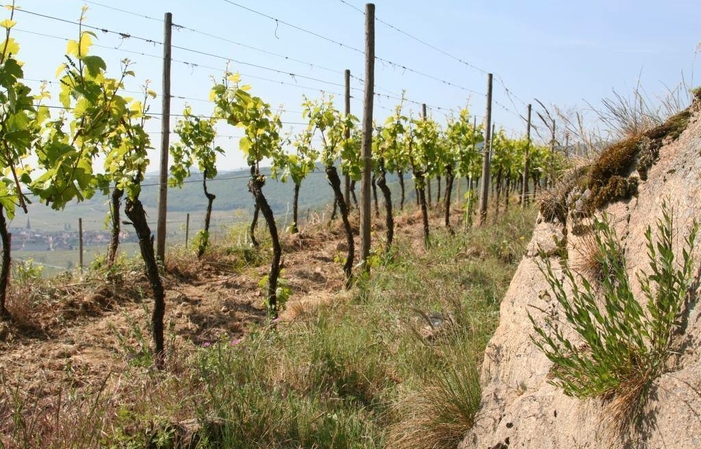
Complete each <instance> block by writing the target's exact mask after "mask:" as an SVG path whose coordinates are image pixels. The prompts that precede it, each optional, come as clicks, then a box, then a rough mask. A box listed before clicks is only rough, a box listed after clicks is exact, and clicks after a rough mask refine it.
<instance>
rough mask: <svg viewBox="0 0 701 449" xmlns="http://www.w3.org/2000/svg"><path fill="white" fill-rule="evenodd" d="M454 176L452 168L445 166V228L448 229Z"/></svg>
mask: <svg viewBox="0 0 701 449" xmlns="http://www.w3.org/2000/svg"><path fill="white" fill-rule="evenodd" d="M454 180H455V176H454V175H453V167H452V166H451V165H446V166H445V198H444V200H445V227H446V228H448V229H450V201H451V196H452V195H453V181H454Z"/></svg>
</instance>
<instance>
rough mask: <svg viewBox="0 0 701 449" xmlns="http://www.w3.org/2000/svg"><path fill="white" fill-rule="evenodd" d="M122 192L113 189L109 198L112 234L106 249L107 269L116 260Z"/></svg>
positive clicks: (116, 188)
mask: <svg viewBox="0 0 701 449" xmlns="http://www.w3.org/2000/svg"><path fill="white" fill-rule="evenodd" d="M123 195H124V190H122V189H120V188H118V187H115V188H114V189H113V190H112V196H111V198H110V218H111V221H112V234H111V236H110V246H109V248H108V249H107V267H109V268H112V266H113V265H114V263H115V261H116V260H117V250H118V249H119V232H120V230H121V222H120V219H119V209H120V207H121V206H122V196H123Z"/></svg>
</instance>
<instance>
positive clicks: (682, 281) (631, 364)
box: [529, 205, 698, 428]
mask: <svg viewBox="0 0 701 449" xmlns="http://www.w3.org/2000/svg"><path fill="white" fill-rule="evenodd" d="M656 228H657V235H656V238H655V239H653V236H652V231H651V229H650V227H648V229H647V232H646V239H647V250H648V259H649V266H650V269H649V272H648V273H647V274H638V281H639V283H640V285H641V288H642V292H643V295H644V301H643V302H642V303H646V306H643V305H642V303H641V302H640V301H638V299H637V298H635V296H634V295H633V290H632V286H631V280H630V279H629V276H628V273H627V271H626V262H625V258H624V257H623V254H624V253H623V249H622V248H621V246H620V243H619V241H618V239H617V238H616V235H615V232H614V230H613V229H612V228H611V226H610V224H609V223H608V222H607V221H606V220H596V221H595V223H594V230H595V231H594V232H595V242H596V247H597V251H596V252H595V253H594V254H593V255H592V257H594V258H595V260H596V262H597V264H598V266H599V267H600V282H599V285H598V286H594V285H592V283H590V281H589V280H587V279H586V278H584V277H580V276H577V275H576V273H575V272H574V271H573V270H572V269H571V268H570V267H569V266H568V265H567V264H565V266H564V268H563V272H564V279H561V278H560V277H559V275H558V274H556V273H555V271H554V270H553V266H552V262H551V261H550V260H549V259H546V260H545V263H544V267H541V270H542V273H543V275H544V276H545V278H546V280H547V282H548V284H549V285H550V288H551V289H552V290H553V292H554V296H555V298H556V299H557V302H558V303H559V305H560V306H561V308H562V310H563V312H564V315H565V318H566V319H567V322H568V323H569V325H570V326H571V327H572V329H573V330H574V331H575V332H576V333H577V334H578V335H579V339H577V340H573V339H571V338H569V337H568V333H567V332H566V330H565V329H564V327H563V326H561V323H558V322H557V321H556V320H554V319H553V318H552V317H546V319H545V322H544V324H539V323H538V322H537V320H536V319H535V318H533V317H532V316H531V315H529V318H530V320H531V322H532V323H533V327H534V330H535V335H533V336H532V339H533V342H534V343H535V344H536V346H537V347H538V348H539V349H540V350H541V351H543V353H544V354H545V355H546V356H547V357H548V359H550V360H551V361H552V362H553V364H554V365H553V368H552V371H551V376H552V377H551V379H550V382H551V383H552V384H553V385H556V386H558V387H560V388H562V389H563V391H564V393H565V394H567V395H569V396H574V397H578V398H594V397H598V398H602V399H605V400H611V402H610V404H611V407H612V408H611V411H612V415H611V416H612V418H613V422H615V423H617V424H618V425H620V426H621V428H623V427H625V426H627V425H628V424H633V423H634V422H635V420H636V418H637V417H639V416H640V415H639V413H640V412H641V410H642V407H643V406H644V405H645V403H646V400H647V398H648V393H649V391H650V388H651V386H652V383H653V382H654V381H655V379H657V378H658V377H659V376H660V375H661V374H662V373H664V372H665V371H666V369H667V361H668V358H669V356H670V354H672V352H673V350H674V346H673V341H672V337H673V334H674V332H675V331H676V330H677V329H678V328H679V324H678V319H679V317H680V315H681V314H682V313H683V312H684V311H683V308H684V304H685V297H686V295H687V291H688V289H689V287H690V285H691V282H692V279H691V275H692V268H693V260H692V257H691V253H690V251H691V249H692V248H693V246H694V243H695V240H696V234H697V231H698V224H696V223H694V225H693V226H692V228H691V231H690V233H689V235H688V236H687V237H686V238H685V246H684V248H683V250H682V260H681V261H678V260H677V259H676V257H675V254H674V252H673V243H674V236H675V233H674V223H673V217H672V212H671V211H670V210H669V209H668V208H667V206H666V205H663V209H662V218H661V219H660V220H658V222H657V225H656ZM570 289H571V291H570Z"/></svg>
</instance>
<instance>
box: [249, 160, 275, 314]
mask: <svg viewBox="0 0 701 449" xmlns="http://www.w3.org/2000/svg"><path fill="white" fill-rule="evenodd" d="M254 173H255V172H254V169H253V168H251V180H250V181H248V189H249V190H250V191H251V193H252V194H253V198H255V200H256V209H258V210H260V211H261V213H262V214H263V218H265V223H266V224H267V225H268V230H269V231H270V240H271V241H272V243H273V260H272V262H271V263H270V273H269V274H268V294H267V298H268V309H269V310H270V313H271V315H272V316H273V318H277V315H278V303H277V282H278V278H279V277H280V258H281V257H282V247H281V246H280V239H279V237H278V234H277V225H276V224H275V216H274V215H273V210H272V209H271V208H270V204H268V200H266V199H265V195H263V185H264V183H265V181H264V179H265V178H263V177H262V176H260V175H259V174H254Z"/></svg>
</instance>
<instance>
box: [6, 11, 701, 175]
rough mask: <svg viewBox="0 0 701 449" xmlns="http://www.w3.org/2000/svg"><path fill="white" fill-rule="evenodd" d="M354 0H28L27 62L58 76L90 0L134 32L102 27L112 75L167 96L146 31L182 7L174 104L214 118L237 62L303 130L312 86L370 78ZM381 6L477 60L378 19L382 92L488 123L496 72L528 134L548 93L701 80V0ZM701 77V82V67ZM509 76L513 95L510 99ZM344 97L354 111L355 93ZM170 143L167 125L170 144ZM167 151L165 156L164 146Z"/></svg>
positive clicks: (153, 34)
mask: <svg viewBox="0 0 701 449" xmlns="http://www.w3.org/2000/svg"><path fill="white" fill-rule="evenodd" d="M344 1H345V3H344V2H342V1H341V0H304V1H302V0H286V1H283V0H259V1H253V0H231V1H227V0H200V1H193V0H171V1H165V0H142V1H134V0H121V1H119V2H117V1H109V0H100V1H98V2H93V1H87V2H82V1H77V0H18V1H17V5H18V6H20V7H21V8H23V9H24V10H25V11H24V12H18V13H16V15H15V19H16V20H17V22H18V24H17V26H16V29H15V30H14V31H13V32H14V37H15V38H16V39H17V40H18V41H19V43H20V45H21V47H22V48H21V53H20V56H19V58H20V59H21V60H23V61H25V63H26V65H25V76H26V77H27V78H28V79H30V80H43V79H47V80H54V81H55V72H56V68H57V67H58V65H59V64H60V63H62V62H63V54H64V51H65V46H66V39H68V38H73V39H75V38H76V36H77V33H78V27H77V25H76V24H74V23H73V24H71V23H66V22H65V21H68V22H75V21H76V20H77V19H78V17H79V16H80V9H81V6H83V5H84V4H86V5H87V6H88V7H89V8H90V10H89V11H88V13H87V21H86V24H87V25H90V26H94V27H97V28H99V29H106V30H110V31H114V32H118V33H123V34H124V35H125V36H126V35H131V36H133V37H131V38H123V37H120V36H119V35H117V34H114V33H105V32H102V31H97V34H98V37H99V40H98V41H97V44H98V45H99V46H100V47H96V48H94V53H95V54H99V55H100V56H102V57H103V58H104V59H105V60H106V61H107V64H108V67H109V71H110V72H111V74H113V75H114V76H117V75H118V67H119V61H120V60H121V59H124V58H129V59H131V60H132V62H133V63H134V66H133V69H134V70H135V72H136V78H135V79H134V80H130V81H129V85H128V89H129V90H134V91H137V90H138V89H139V86H140V85H141V84H143V82H144V81H145V80H147V79H150V80H151V88H152V89H154V90H156V91H157V92H160V90H161V61H160V59H159V58H160V56H161V55H162V52H163V48H162V46H161V45H159V44H157V43H149V42H145V41H143V40H140V39H137V37H138V38H144V39H150V40H152V41H156V42H161V41H162V39H163V23H162V20H163V16H164V13H165V12H168V11H169V12H172V13H173V22H174V23H175V24H177V25H180V26H181V27H180V28H176V29H175V30H174V32H173V45H174V46H176V47H180V48H174V49H173V58H174V62H173V69H172V94H173V95H174V96H176V97H186V98H187V99H182V98H174V99H173V103H172V111H173V112H174V113H179V112H181V111H182V108H183V106H184V105H185V103H188V104H190V105H191V106H192V107H193V109H194V110H195V112H198V113H202V114H209V113H211V111H212V105H211V104H210V103H208V102H207V101H206V99H207V98H208V94H209V89H210V87H211V85H212V80H211V78H212V77H213V76H214V77H217V78H218V77H220V76H221V74H222V72H223V70H224V68H225V66H226V63H227V60H230V61H231V63H230V69H231V70H233V71H238V72H240V73H241V74H242V79H243V81H244V82H245V83H247V84H251V85H252V86H253V92H254V93H255V94H256V95H259V96H261V97H262V98H263V99H265V100H266V101H267V102H269V103H271V104H272V105H273V106H276V107H277V106H278V105H283V107H284V109H285V110H286V111H287V112H285V113H284V115H283V120H285V121H286V122H288V123H291V124H288V125H287V128H289V129H292V128H293V127H294V126H295V125H294V124H293V123H297V122H300V121H301V120H302V117H301V112H300V111H301V106H300V103H301V101H302V95H303V94H304V95H307V96H309V97H313V98H316V97H318V96H319V95H320V90H324V91H326V92H330V93H337V94H341V93H342V92H343V87H342V83H343V70H344V69H346V68H347V69H350V70H351V71H352V73H353V75H355V76H357V77H360V78H362V77H364V73H363V67H364V66H363V61H364V59H363V58H364V57H363V54H362V53H361V52H358V51H355V50H353V49H352V48H355V49H363V48H364V20H365V19H364V16H363V14H362V12H360V11H358V10H357V9H360V10H361V11H362V10H363V9H364V7H365V4H364V3H362V2H359V1H357V0H344ZM236 5H240V6H236ZM349 5H351V6H354V7H356V8H357V9H354V8H352V7H351V6H349ZM106 6H111V7H113V8H119V9H121V10H124V11H118V10H115V9H110V8H108V7H106ZM241 6H243V7H245V8H250V9H253V10H255V11H258V12H260V13H263V14H265V15H269V16H271V17H273V18H275V19H278V21H277V22H276V21H275V20H273V19H270V18H267V17H263V16H262V15H259V14H256V13H254V12H251V11H248V10H246V9H245V8H242V7H241ZM376 7H377V9H376V14H377V18H378V19H379V20H381V21H383V22H386V23H388V24H391V25H392V26H394V27H396V28H399V29H400V30H401V31H402V32H405V33H409V34H411V35H412V36H414V37H415V38H418V39H420V40H423V41H425V42H427V43H429V44H430V45H432V46H434V47H436V48H438V49H440V50H442V51H443V52H446V53H449V54H450V55H452V56H454V57H456V58H459V59H461V60H462V61H464V62H466V63H468V64H469V65H467V64H465V63H462V62H459V61H456V60H455V59H453V58H452V57H450V56H447V55H445V54H443V53H441V52H439V51H437V50H435V49H433V48H429V47H427V46H426V45H423V44H421V43H419V42H417V40H415V39H412V38H411V37H409V36H407V35H406V34H403V33H402V32H398V31H397V30H395V29H392V28H390V27H389V26H387V25H386V24H385V23H382V22H378V23H377V37H376V39H377V50H376V53H377V56H378V57H379V58H382V59H384V60H386V61H391V62H392V63H395V64H396V65H395V64H390V63H387V62H382V61H380V60H378V61H377V64H376V86H377V93H379V94H385V95H390V96H398V95H399V94H400V93H401V91H402V90H403V89H405V90H406V91H407V97H408V98H409V99H410V100H413V101H415V102H417V103H422V102H425V103H427V104H429V105H430V106H433V107H432V108H430V111H431V114H433V116H434V117H435V118H436V119H438V120H443V119H444V116H445V113H446V112H447V111H448V110H450V109H452V108H458V107H461V106H464V105H465V104H466V103H467V102H468V101H469V106H470V110H471V112H472V113H473V114H475V115H477V116H478V117H479V118H480V120H481V118H482V116H483V114H484V108H485V97H484V93H485V91H486V75H485V73H484V72H486V71H489V72H492V73H494V75H495V83H494V98H495V100H496V101H497V102H498V105H495V106H494V121H495V122H496V123H497V126H504V127H505V128H506V129H507V130H509V132H511V133H517V132H518V133H522V132H523V131H524V130H525V123H523V121H522V120H521V118H519V114H524V113H525V104H524V102H525V103H528V102H533V99H534V98H537V99H539V100H541V101H542V102H543V103H545V104H548V105H550V104H556V105H560V106H562V107H581V108H585V107H587V106H586V104H587V102H588V103H591V104H597V103H598V102H599V100H600V99H601V98H603V97H610V96H611V94H612V89H615V90H616V91H617V92H619V93H621V94H624V95H628V94H629V93H630V92H631V91H632V90H633V89H634V88H635V86H636V84H637V82H638V79H639V78H641V81H642V86H643V87H644V89H645V91H646V92H647V94H648V95H649V96H650V98H651V99H653V100H654V98H655V96H656V95H658V94H661V93H663V92H664V90H665V86H668V87H673V86H676V85H677V84H678V83H679V82H680V81H681V79H682V76H683V77H684V78H685V79H686V82H687V83H688V84H694V85H697V84H699V83H698V82H697V81H696V80H695V79H694V71H696V72H701V71H700V69H701V63H700V62H699V58H697V57H696V54H695V50H696V47H697V44H698V43H699V42H700V41H701V31H700V30H701V28H699V26H698V24H699V23H701V4H699V2H698V0H667V1H664V2H662V1H651V0H636V1H633V0H628V1H616V0H606V1H604V0H590V1H586V2H583V1H563V0H558V1H544V0H531V1H515V0H512V1H498V0H497V1H494V0H492V1H487V0H464V1H458V0H453V1H447V0H437V1H432V2H418V1H415V0H404V1H399V0H384V1H382V0H381V1H377V2H376ZM129 12H131V14H130V13H129ZM31 13H38V14H43V15H46V16H51V17H54V18H58V19H62V20H64V21H59V20H54V19H49V18H45V17H40V16H37V15H34V14H31ZM2 14H3V18H5V17H8V16H9V12H8V11H5V10H3V13H2ZM282 22H287V23H289V24H291V25H294V26H297V27H300V28H303V29H306V30H309V31H312V32H314V33H316V34H319V35H322V36H324V37H327V38H329V39H332V40H334V41H336V42H339V43H342V44H344V45H345V46H341V45H338V44H336V43H331V42H329V41H326V40H323V39H321V38H319V37H316V36H313V35H311V34H308V33H305V32H302V31H300V30H298V29H295V28H293V27H290V26H287V25H285V24H283V23H282ZM192 30H195V31H192ZM37 33H41V34H43V36H41V35H38V34H37ZM248 47H255V48H256V49H257V50H255V49H252V48H248ZM348 47H352V48H348ZM261 50H262V51H261ZM198 52H199V53H198ZM203 53H206V54H203ZM398 66H405V67H407V68H408V69H411V70H413V71H417V72H421V74H417V73H415V72H412V71H411V70H404V69H402V68H400V67H398ZM471 66H472V67H471ZM292 74H294V75H292ZM697 75H699V77H701V73H697ZM305 77H307V78H305ZM262 78H264V79H262ZM309 78H311V79H309ZM436 78H437V79H436ZM322 81H325V82H322ZM30 83H31V82H30ZM281 83H286V84H281ZM35 84H36V83H35ZM504 85H505V86H506V88H508V89H509V90H510V91H511V92H512V93H513V95H511V96H509V95H507V92H506V89H505V87H504ZM352 87H353V88H354V90H353V95H354V96H355V98H354V100H353V104H352V108H353V112H354V113H357V114H360V108H361V103H360V99H361V97H362V87H363V86H362V83H361V82H360V81H359V80H358V79H354V80H353V82H352ZM336 100H337V106H338V107H339V109H341V108H342V107H343V100H342V98H341V96H337V97H336ZM54 101H55V102H57V101H56V100H54ZM396 102H397V101H396V100H394V99H389V98H386V97H378V98H376V103H375V104H376V117H377V118H378V120H382V119H384V117H385V116H386V115H387V114H389V110H390V109H391V108H392V107H393V106H394V105H395V104H396ZM408 107H409V108H411V109H413V111H414V114H416V111H418V110H419V109H420V107H419V106H418V105H417V104H413V103H410V104H409V105H408ZM436 107H440V108H441V109H437V108H436ZM160 108H161V106H160V98H159V99H157V100H156V101H154V102H153V103H152V109H151V110H152V111H153V112H159V111H160ZM506 109H508V110H506ZM176 119H177V118H175V119H174V120H173V125H174V124H175V120H176ZM159 127H160V123H159V122H158V120H153V121H152V122H151V123H150V124H149V128H150V129H152V130H153V131H154V132H157V131H158V129H159ZM297 129H299V125H297ZM221 133H222V134H223V136H224V137H221V138H220V139H219V141H218V143H219V144H220V145H222V146H224V147H225V148H227V150H228V152H227V158H226V160H225V161H224V162H223V164H222V166H223V168H226V169H230V168H237V167H241V166H243V165H244V161H243V159H242V158H241V157H240V156H239V151H238V141H237V140H236V139H235V137H229V136H236V135H237V134H238V131H237V130H234V129H230V128H228V129H227V128H226V127H222V128H221ZM159 139H160V137H159V135H158V134H155V133H154V134H153V143H154V145H155V146H156V147H158V145H159ZM153 159H154V160H156V159H157V158H156V157H155V155H154V157H153ZM154 168H155V167H154Z"/></svg>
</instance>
